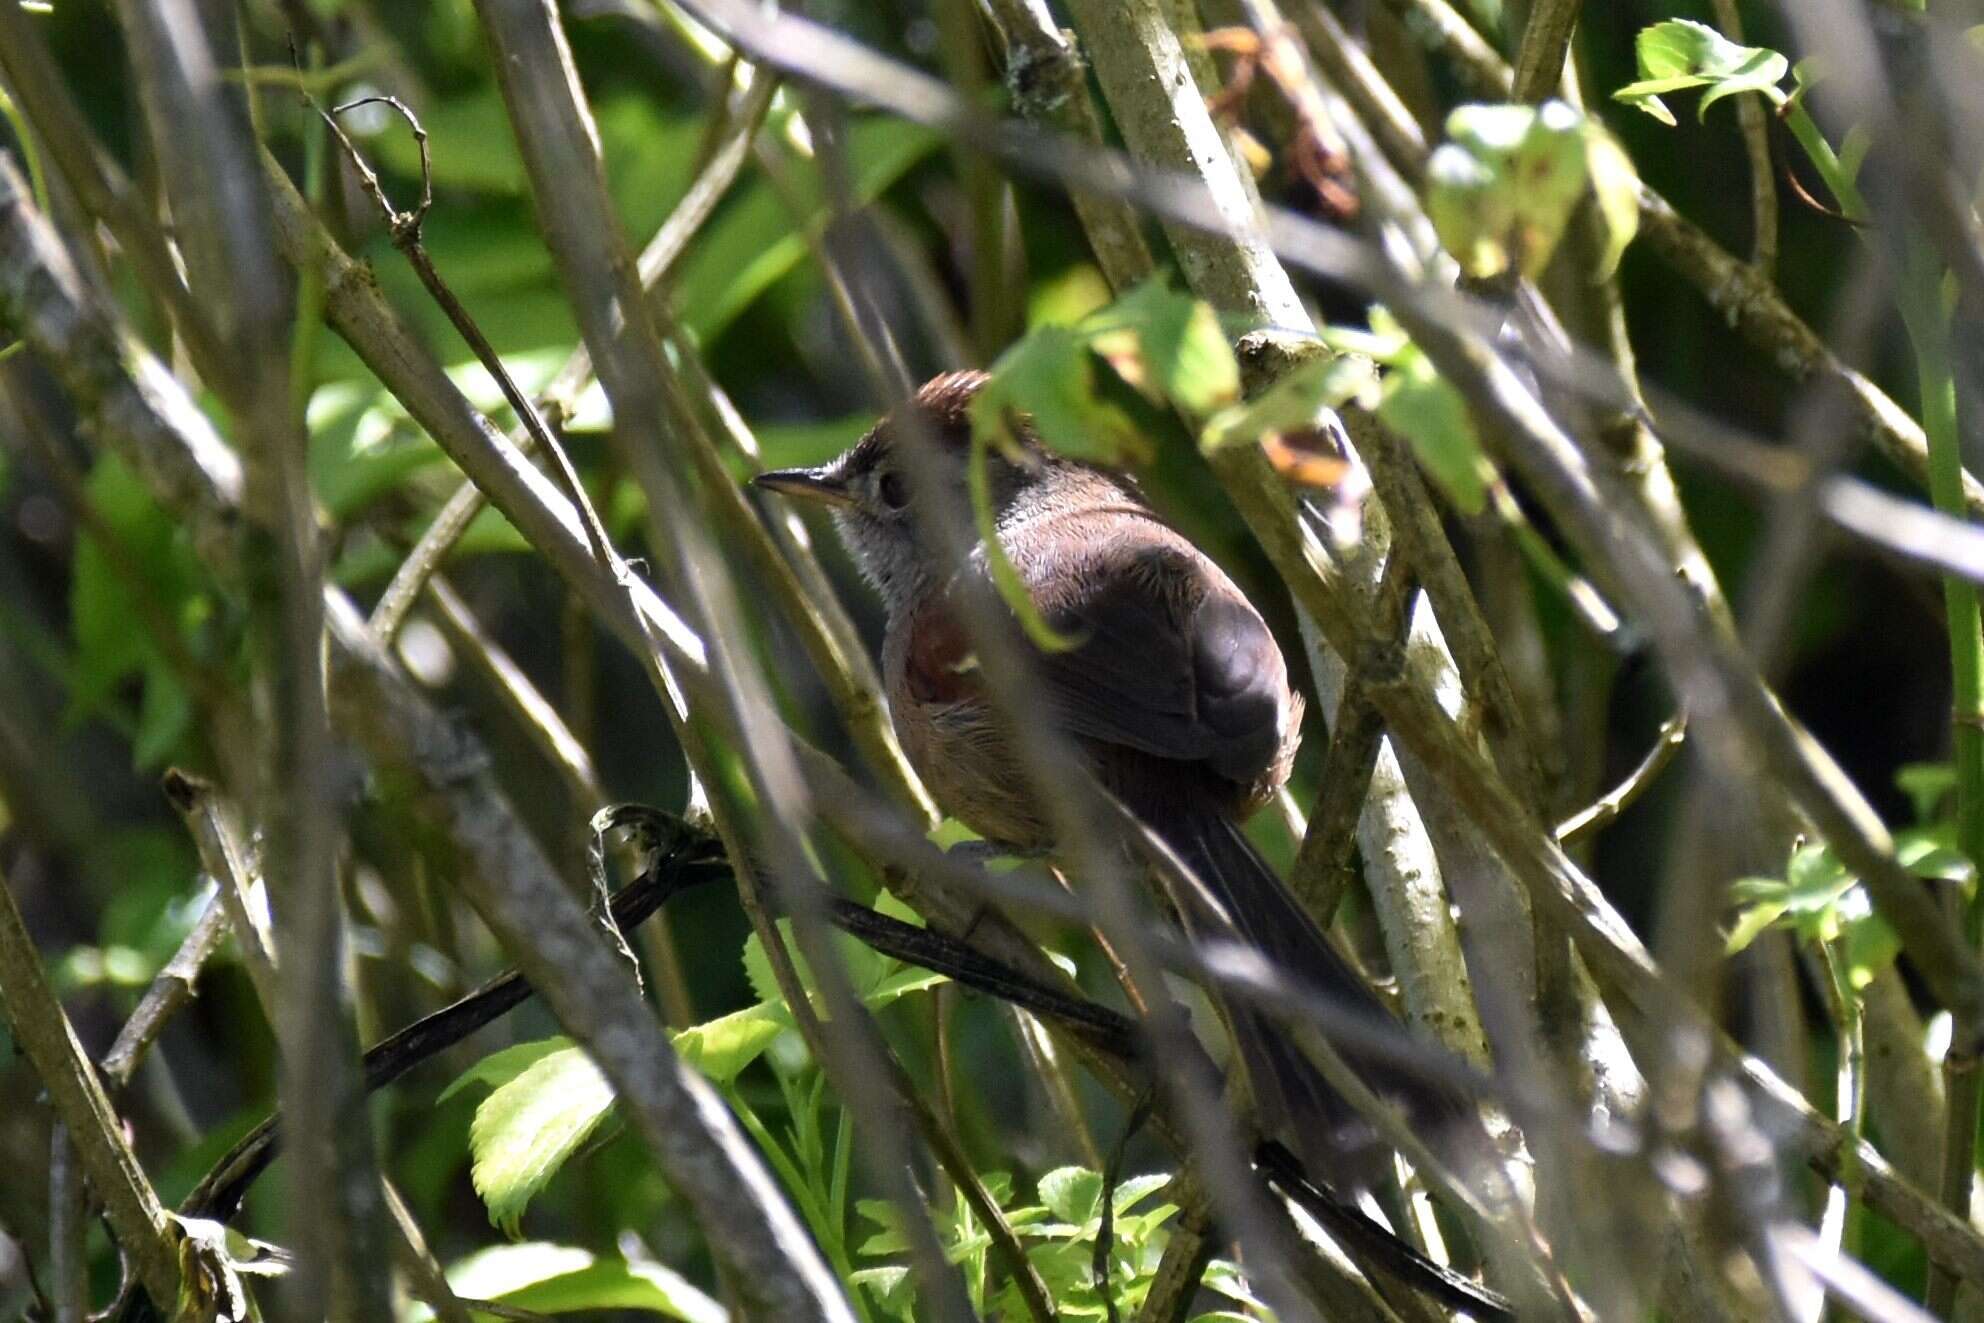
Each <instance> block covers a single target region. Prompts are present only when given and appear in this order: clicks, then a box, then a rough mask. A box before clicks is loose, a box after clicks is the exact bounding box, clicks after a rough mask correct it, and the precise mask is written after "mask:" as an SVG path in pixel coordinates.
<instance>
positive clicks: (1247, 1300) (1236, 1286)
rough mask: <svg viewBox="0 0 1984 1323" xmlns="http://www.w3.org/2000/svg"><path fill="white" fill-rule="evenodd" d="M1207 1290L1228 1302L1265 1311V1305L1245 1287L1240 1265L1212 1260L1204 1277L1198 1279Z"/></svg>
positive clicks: (1225, 1260)
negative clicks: (1219, 1295) (1217, 1293)
mask: <svg viewBox="0 0 1984 1323" xmlns="http://www.w3.org/2000/svg"><path fill="white" fill-rule="evenodd" d="M1199 1280H1200V1281H1202V1282H1204V1283H1205V1285H1206V1287H1207V1289H1209V1290H1213V1291H1217V1292H1219V1293H1220V1294H1221V1295H1223V1296H1225V1297H1226V1298H1227V1299H1228V1300H1237V1301H1239V1302H1240V1303H1241V1304H1243V1305H1249V1306H1251V1307H1253V1308H1255V1309H1266V1308H1267V1305H1265V1304H1264V1303H1262V1301H1261V1300H1260V1299H1259V1297H1257V1296H1256V1295H1255V1294H1254V1292H1253V1289H1252V1288H1251V1287H1249V1286H1248V1285H1247V1278H1246V1276H1245V1275H1244V1274H1243V1273H1241V1271H1240V1265H1238V1264H1236V1263H1233V1262H1231V1261H1229V1260H1227V1259H1214V1260H1213V1261H1212V1262H1210V1263H1208V1264H1207V1265H1206V1272H1205V1276H1204V1277H1202V1278H1200V1279H1199Z"/></svg>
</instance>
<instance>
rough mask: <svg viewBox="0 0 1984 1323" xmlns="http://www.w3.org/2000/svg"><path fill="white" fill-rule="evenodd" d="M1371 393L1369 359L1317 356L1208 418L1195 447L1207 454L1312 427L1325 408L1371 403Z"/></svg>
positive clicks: (1374, 381) (1373, 376)
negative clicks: (1197, 445)
mask: <svg viewBox="0 0 1984 1323" xmlns="http://www.w3.org/2000/svg"><path fill="white" fill-rule="evenodd" d="M1377 389H1378V374H1377V371H1376V369H1374V368H1373V367H1372V366H1371V363H1370V360H1368V359H1366V358H1363V357H1360V356H1358V355H1355V354H1317V355H1316V356H1315V357H1313V358H1311V359H1308V360H1307V361H1305V362H1303V363H1301V364H1299V365H1298V366H1296V367H1294V368H1292V369H1291V370H1289V371H1287V372H1284V373H1283V374H1282V375H1281V376H1280V377H1279V378H1277V379H1276V380H1275V382H1274V383H1273V384H1272V385H1270V386H1269V387H1268V388H1267V389H1266V390H1264V391H1262V392H1261V393H1260V394H1259V395H1257V396H1255V397H1254V398H1253V399H1251V400H1248V401H1247V402H1246V403H1244V404H1237V405H1235V406H1233V407H1232V408H1230V409H1223V410H1221V411H1220V412H1219V413H1217V414H1214V415H1213V416H1212V417H1211V418H1210V419H1208V420H1207V421H1206V425H1205V427H1204V429H1203V430H1202V431H1201V432H1200V434H1199V444H1200V446H1201V447H1202V448H1203V449H1205V450H1208V451H1212V450H1217V449H1219V448H1220V447H1222V446H1230V445H1239V444H1251V443H1253V442H1256V441H1259V440H1260V439H1261V438H1262V437H1264V436H1270V435H1278V434H1282V433H1287V432H1295V431H1301V430H1303V429H1306V428H1312V427H1315V426H1316V425H1317V423H1318V422H1319V420H1320V419H1321V418H1322V416H1323V413H1324V411H1325V410H1328V409H1335V408H1340V407H1342V406H1343V405H1345V404H1347V403H1349V402H1350V401H1352V400H1356V401H1358V402H1359V403H1361V404H1364V405H1366V406H1369V405H1371V404H1373V403H1375V402H1376V399H1377Z"/></svg>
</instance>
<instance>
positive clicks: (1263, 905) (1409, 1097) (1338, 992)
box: [1151, 814, 1471, 1185]
mask: <svg viewBox="0 0 1984 1323" xmlns="http://www.w3.org/2000/svg"><path fill="white" fill-rule="evenodd" d="M1151 825H1152V826H1153V827H1154V828H1155V829H1156V831H1157V833H1158V835H1160V836H1161V837H1163V838H1164V841H1165V843H1166V844H1168V845H1169V846H1170V847H1171V848H1172V850H1174V851H1175V852H1176V853H1177V854H1178V856H1179V858H1180V859H1181V860H1182V861H1183V862H1184V863H1185V864H1186V865H1187V866H1188V867H1189V868H1190V869H1191V870H1192V872H1193V873H1194V874H1195V875H1197V877H1198V880H1199V881H1200V882H1201V883H1203V884H1204V886H1205V893H1204V894H1203V895H1197V896H1192V897H1180V898H1179V909H1180V912H1181V914H1182V915H1183V917H1184V920H1185V923H1186V925H1187V927H1188V929H1190V930H1191V931H1193V932H1194V933H1195V934H1204V933H1207V932H1214V933H1216V932H1219V931H1221V930H1222V929H1223V928H1224V927H1225V926H1226V924H1227V923H1228V922H1230V923H1231V925H1232V933H1233V935H1234V936H1237V937H1239V938H1240V939H1242V940H1244V941H1246V942H1247V943H1249V944H1250V945H1252V946H1253V947H1255V948H1256V949H1257V950H1258V951H1260V953H1261V954H1262V955H1263V956H1265V957H1267V959H1268V960H1269V961H1270V962H1272V963H1273V964H1274V965H1275V967H1276V968H1278V969H1280V970H1283V971H1286V972H1287V973H1289V974H1291V975H1294V976H1296V977H1298V978H1300V979H1301V980H1302V981H1303V982H1304V983H1305V984H1307V986H1308V989H1309V991H1311V992H1313V993H1317V994H1320V995H1322V996H1324V997H1327V998H1329V999H1330V1000H1331V1001H1332V1002H1334V1003H1335V1004H1336V1005H1338V1006H1339V1007H1341V1008H1342V1009H1343V1011H1344V1012H1345V1013H1346V1014H1349V1015H1357V1016H1362V1017H1364V1018H1366V1019H1368V1020H1370V1021H1372V1022H1374V1023H1383V1024H1387V1025H1391V1026H1395V1027H1398V1028H1399V1032H1401V1033H1403V1032H1404V1029H1403V1027H1402V1026H1398V1022H1397V1020H1396V1019H1395V1018H1394V1017H1393V1016H1392V1015H1391V1013H1390V1012H1389V1011H1388V1010H1386V1009H1385V1007H1384V1004H1383V1003H1382V1002H1380V1001H1379V1000H1378V998H1377V996H1376V994H1374V993H1373V992H1372V991H1371V990H1370V988H1368V987H1366V986H1365V984H1364V981H1363V980H1362V979H1361V978H1359V977H1358V975H1357V973H1356V971H1355V970H1353V969H1352V968H1351V967H1350V965H1349V963H1348V962H1347V961H1346V960H1344V958H1343V957H1342V956H1341V955H1339V954H1338V953H1337V951H1336V948H1335V947H1333V946H1331V945H1330V944H1329V942H1328V941H1327V940H1326V939H1325V938H1324V936H1323V933H1322V930H1321V929H1320V928H1318V927H1317V926H1316V923H1315V921H1314V920H1313V919H1311V918H1310V917H1309V914H1308V912H1307V911H1306V910H1304V909H1303V908H1302V906H1301V904H1300V903H1299V902H1297V901H1296V899H1295V897H1294V896H1293V895H1292V894H1291V893H1290V892H1289V890H1288V888H1287V886H1286V885H1285V884H1283V882H1282V881H1281V879H1280V878H1278V877H1276V876H1275V874H1274V871H1273V870H1272V869H1270V868H1269V867H1268V865H1267V861H1266V860H1264V859H1262V858H1261V856H1260V855H1259V854H1258V853H1257V852H1256V851H1255V849H1254V847H1253V845H1252V843H1250V842H1249V841H1248V840H1247V838H1246V836H1245V835H1244V834H1243V833H1242V832H1241V830H1240V827H1239V825H1238V824H1237V823H1235V822H1233V821H1232V820H1231V819H1228V818H1225V817H1222V816H1218V815H1214V814H1186V815H1172V816H1171V817H1169V818H1168V819H1158V820H1154V821H1152V824H1151ZM1215 907H1216V910H1215ZM1227 1012H1228V1016H1227V1018H1228V1020H1229V1022H1230V1023H1231V1025H1232V1027H1233V1036H1234V1045H1235V1047H1236V1049H1237V1050H1238V1053H1239V1057H1240V1060H1241V1062H1242V1064H1243V1065H1244V1067H1245V1069H1246V1071H1247V1075H1248V1084H1249V1086H1250V1087H1251V1088H1252V1090H1253V1093H1254V1101H1255V1106H1256V1107H1257V1108H1258V1109H1259V1113H1260V1122H1261V1126H1262V1129H1263V1130H1264V1131H1265V1132H1266V1133H1267V1134H1268V1135H1270V1136H1274V1137H1282V1138H1285V1139H1286V1140H1287V1142H1288V1143H1289V1146H1290V1147H1291V1148H1293V1149H1294V1150H1295V1152H1296V1153H1297V1154H1299V1155H1300V1156H1301V1158H1302V1160H1303V1162H1304V1164H1305V1165H1307V1166H1308V1167H1309V1170H1310V1172H1311V1174H1312V1175H1319V1176H1321V1177H1323V1178H1324V1179H1326V1180H1329V1181H1331V1182H1333V1183H1337V1184H1349V1185H1358V1184H1365V1183H1368V1182H1370V1181H1371V1180H1373V1179H1375V1178H1376V1177H1377V1176H1378V1175H1379V1174H1380V1173H1381V1172H1382V1165H1381V1164H1382V1163H1383V1161H1384V1157H1385V1153H1386V1150H1385V1148H1384V1147H1383V1145H1382V1144H1381V1143H1380V1141H1379V1138H1378V1134H1377V1131H1376V1130H1375V1129H1374V1128H1373V1127H1372V1125H1371V1123H1370V1122H1369V1121H1367V1120H1365V1119H1364V1118H1363V1117H1362V1116H1361V1115H1359V1114H1358V1112H1357V1111H1356V1110H1355V1109H1354V1108H1352V1107H1351V1105H1350V1104H1349V1103H1348V1102H1346V1101H1345V1100H1344V1099H1343V1098H1342V1097H1340V1096H1339V1095H1338V1094H1337V1092H1336V1091H1335V1090H1334V1089H1332V1088H1331V1087H1330V1086H1329V1085H1328V1083H1326V1082H1325V1081H1324V1079H1323V1077H1322V1075H1321V1073H1320V1072H1319V1071H1318V1070H1317V1069H1316V1068H1315V1067H1314V1066H1312V1065H1310V1064H1309V1060H1308V1058H1307V1057H1306V1056H1304V1055H1303V1053H1302V1050H1301V1048H1300V1047H1298V1046H1297V1045H1296V1044H1295V1043H1294V1042H1293V1041H1292V1039H1291V1038H1290V1037H1289V1035H1288V1034H1287V1033H1286V1032H1285V1031H1283V1030H1282V1028H1281V1027H1280V1026H1279V1025H1277V1024H1276V1023H1275V1022H1274V1021H1273V1020H1272V1019H1271V1018H1269V1017H1268V1016H1266V1015H1264V1014H1262V1013H1260V1012H1258V1011H1255V1010H1251V1009H1249V1008H1247V1007H1244V1006H1238V1005H1234V1004H1232V1003H1230V1002H1229V1003H1228V1006H1227ZM1343 1056H1344V1058H1345V1060H1346V1061H1347V1062H1348V1063H1349V1064H1350V1065H1351V1066H1352V1068H1353V1069H1355V1070H1356V1071H1357V1073H1358V1075H1359V1076H1360V1077H1362V1079H1363V1080H1364V1082H1365V1083H1366V1084H1367V1085H1368V1086H1370V1088H1371V1089H1372V1091H1373V1092H1375V1093H1377V1094H1379V1095H1380V1096H1384V1097H1389V1098H1390V1099H1392V1100H1393V1101H1394V1102H1396V1103H1398V1104H1399V1105H1400V1106H1402V1107H1403V1108H1404V1109H1405V1112H1406V1115H1407V1118H1408V1119H1409V1120H1410V1121H1411V1122H1412V1123H1413V1126H1414V1128H1415V1130H1416V1131H1418V1133H1420V1134H1422V1135H1424V1136H1426V1137H1428V1138H1437V1133H1436V1132H1439V1131H1442V1130H1445V1129H1447V1128H1449V1127H1450V1126H1451V1125H1453V1124H1455V1123H1457V1122H1459V1121H1461V1120H1462V1119H1463V1118H1465V1117H1466V1116H1468V1115H1470V1114H1471V1109H1469V1108H1468V1107H1467V1104H1466V1102H1465V1100H1464V1099H1462V1098H1461V1097H1460V1096H1459V1095H1458V1094H1457V1093H1456V1092H1455V1091H1454V1090H1452V1089H1451V1088H1449V1087H1447V1086H1446V1085H1445V1084H1444V1083H1440V1082H1436V1081H1433V1080H1430V1079H1428V1078H1426V1077H1425V1076H1423V1075H1421V1074H1419V1073H1418V1072H1415V1071H1413V1070H1411V1069H1410V1068H1409V1067H1407V1066H1405V1065H1402V1064H1401V1063H1399V1062H1397V1061H1394V1060H1391V1059H1388V1058H1386V1057H1384V1056H1382V1055H1375V1054H1373V1053H1371V1052H1369V1051H1361V1052H1360V1051H1358V1050H1356V1049H1355V1048H1352V1047H1348V1046H1346V1047H1345V1048H1344V1049H1343ZM1435 1146H1436V1147H1439V1145H1438V1143H1437V1142H1436V1145H1435Z"/></svg>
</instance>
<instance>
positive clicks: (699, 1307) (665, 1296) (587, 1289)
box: [480, 1258, 730, 1323]
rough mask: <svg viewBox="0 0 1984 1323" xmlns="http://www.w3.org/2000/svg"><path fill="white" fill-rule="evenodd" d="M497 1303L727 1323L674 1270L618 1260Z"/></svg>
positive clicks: (722, 1313) (512, 1294) (537, 1310)
mask: <svg viewBox="0 0 1984 1323" xmlns="http://www.w3.org/2000/svg"><path fill="white" fill-rule="evenodd" d="M480 1298H482V1299H488V1298H489V1297H487V1296H484V1297H480ZM500 1300H501V1302H502V1303H503V1304H506V1305H514V1306H516V1307H517V1308H518V1309H528V1310H530V1311H532V1312H533V1313H538V1314H573V1313H580V1312H584V1311H588V1310H595V1309H637V1310H642V1311H644V1312H646V1313H650V1314H657V1315H660V1316H661V1317H662V1318H678V1319H685V1320H687V1321H688V1323H726V1320H728V1318H729V1317H730V1314H729V1311H728V1310H726V1309H725V1308H724V1307H723V1306H722V1305H720V1304H718V1303H717V1302H716V1301H715V1300H714V1299H712V1298H711V1297H710V1296H709V1295H707V1294H706V1293H705V1292H703V1291H702V1290H701V1289H699V1288H698V1287H697V1286H696V1285H695V1284H694V1283H693V1282H691V1281H689V1280H688V1279H687V1278H686V1277H684V1276H682V1274H680V1273H678V1272H676V1271H675V1270H674V1269H672V1268H669V1267H666V1266H665V1265H663V1264H660V1263H653V1262H649V1263H629V1262H627V1261H626V1260H625V1259H620V1258H604V1259H596V1260H594V1261H593V1262H592V1263H591V1264H590V1265H588V1266H586V1267H584V1268H581V1269H579V1270H578V1271H577V1272H571V1273H566V1274H564V1275H562V1276H558V1277H549V1278H546V1279H544V1280H542V1281H538V1282H533V1283H532V1284H530V1285H529V1286H524V1287H520V1288H518V1289H517V1290H515V1291H511V1292H508V1293H506V1294H504V1295H503V1296H501V1297H500Z"/></svg>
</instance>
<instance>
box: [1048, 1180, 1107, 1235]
mask: <svg viewBox="0 0 1984 1323" xmlns="http://www.w3.org/2000/svg"><path fill="white" fill-rule="evenodd" d="M1039 1188H1040V1202H1041V1203H1043V1204H1046V1205H1047V1208H1048V1211H1050V1212H1052V1213H1053V1214H1054V1216H1056V1217H1058V1218H1060V1219H1061V1220H1062V1221H1063V1222H1069V1223H1072V1224H1074V1225H1075V1226H1081V1225H1083V1224H1084V1223H1086V1222H1087V1221H1088V1220H1089V1219H1090V1218H1093V1217H1095V1216H1097V1215H1098V1214H1099V1213H1100V1212H1101V1211H1102V1173H1101V1172H1099V1171H1092V1170H1090V1169H1089V1168H1087V1167H1057V1168H1055V1169H1054V1170H1053V1171H1050V1172H1048V1173H1047V1174H1046V1175H1045V1176H1042V1177H1041V1178H1040V1187H1039Z"/></svg>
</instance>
